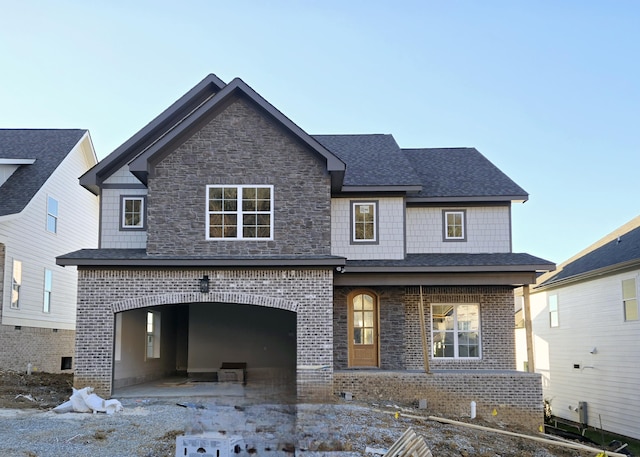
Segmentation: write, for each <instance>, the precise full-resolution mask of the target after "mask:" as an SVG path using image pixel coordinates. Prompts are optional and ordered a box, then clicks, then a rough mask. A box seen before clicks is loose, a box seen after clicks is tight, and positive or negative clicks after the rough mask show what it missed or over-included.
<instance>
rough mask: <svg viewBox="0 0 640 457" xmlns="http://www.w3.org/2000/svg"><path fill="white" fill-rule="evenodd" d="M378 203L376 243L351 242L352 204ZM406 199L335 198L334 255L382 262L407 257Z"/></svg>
mask: <svg viewBox="0 0 640 457" xmlns="http://www.w3.org/2000/svg"><path fill="white" fill-rule="evenodd" d="M370 201H371V202H378V205H377V206H378V207H377V211H378V216H377V221H378V225H377V230H378V232H377V233H378V241H377V242H376V243H352V242H351V236H352V235H351V223H352V221H351V203H352V202H370ZM404 230H405V217H404V199H403V198H401V197H396V198H369V199H368V198H332V199H331V254H332V255H339V256H344V257H347V258H348V259H350V260H372V259H375V260H382V259H403V258H404Z"/></svg>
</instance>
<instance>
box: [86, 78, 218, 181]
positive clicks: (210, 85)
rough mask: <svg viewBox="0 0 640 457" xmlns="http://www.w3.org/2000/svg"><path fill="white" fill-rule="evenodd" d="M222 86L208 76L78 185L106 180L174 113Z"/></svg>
mask: <svg viewBox="0 0 640 457" xmlns="http://www.w3.org/2000/svg"><path fill="white" fill-rule="evenodd" d="M224 86H225V83H224V82H223V81H222V80H221V79H220V78H218V77H217V76H216V75H214V74H210V75H208V76H207V77H206V78H204V79H203V80H202V81H200V82H199V83H198V84H197V85H196V86H195V87H193V88H192V89H191V90H189V92H187V93H186V94H185V95H183V96H182V97H180V98H179V99H178V100H177V101H176V102H174V103H173V104H171V106H169V108H167V109H165V110H164V111H163V112H162V113H160V114H159V115H158V116H157V117H156V118H155V119H153V120H152V121H151V122H149V123H148V124H147V125H146V126H145V127H143V128H142V129H140V130H139V131H138V132H137V133H135V134H134V135H133V136H132V137H131V138H129V139H128V140H127V141H125V142H124V143H123V144H122V145H121V146H119V147H118V148H117V149H115V150H114V151H113V152H112V153H111V154H109V155H108V156H107V157H106V158H104V159H103V160H101V161H100V162H99V163H98V164H97V165H96V166H94V167H93V168H91V169H90V170H89V171H87V172H86V173H85V174H83V175H82V176H81V177H80V179H79V181H80V184H81V185H82V186H84V187H87V188H90V187H95V186H98V185H99V184H100V183H101V181H102V179H100V178H101V177H103V178H105V179H106V177H108V175H109V173H110V172H112V171H115V170H116V169H119V168H120V167H122V166H123V165H124V164H126V163H127V161H129V160H131V159H132V158H133V157H131V156H132V154H139V151H136V146H137V145H139V144H141V143H143V142H144V140H146V139H147V138H148V137H149V136H151V135H152V134H154V133H155V132H156V130H157V129H159V128H160V127H161V126H162V125H164V124H166V123H167V121H168V120H170V119H171V118H172V117H173V116H175V114H176V113H178V112H180V111H181V110H182V109H184V108H185V107H186V106H188V105H189V104H190V103H192V102H193V101H194V100H196V99H197V98H199V97H202V96H203V94H205V95H206V93H207V91H211V92H217V91H220V90H221V89H222V88H223V87H224ZM212 89H213V90H212ZM94 193H95V192H94Z"/></svg>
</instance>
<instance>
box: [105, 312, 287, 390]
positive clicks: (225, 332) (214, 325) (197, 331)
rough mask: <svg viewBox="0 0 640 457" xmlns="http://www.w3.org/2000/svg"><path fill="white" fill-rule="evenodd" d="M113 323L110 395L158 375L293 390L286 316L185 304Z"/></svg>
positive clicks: (128, 315)
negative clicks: (112, 365) (111, 392)
mask: <svg viewBox="0 0 640 457" xmlns="http://www.w3.org/2000/svg"><path fill="white" fill-rule="evenodd" d="M115 319H116V321H115V338H114V373H113V386H114V390H115V389H118V388H121V387H125V386H131V385H136V384H142V383H147V382H151V381H157V380H162V379H165V378H173V379H174V380H175V379H176V378H184V379H185V381H188V382H234V381H235V382H239V383H242V384H246V385H248V386H256V385H260V386H267V387H268V386H270V385H271V386H274V387H275V386H277V387H278V388H282V387H286V386H290V387H292V388H294V389H295V382H296V363H297V362H296V313H294V312H291V311H286V310H282V309H277V308H267V307H262V306H254V305H239V304H231V303H187V304H181V305H165V306H157V307H152V308H142V309H136V310H131V311H125V312H122V313H118V314H116V317H115ZM238 370H239V371H238Z"/></svg>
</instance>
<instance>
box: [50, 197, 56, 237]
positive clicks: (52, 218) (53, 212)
mask: <svg viewBox="0 0 640 457" xmlns="http://www.w3.org/2000/svg"><path fill="white" fill-rule="evenodd" d="M47 231H48V232H51V233H58V200H56V199H55V198H53V197H48V198H47Z"/></svg>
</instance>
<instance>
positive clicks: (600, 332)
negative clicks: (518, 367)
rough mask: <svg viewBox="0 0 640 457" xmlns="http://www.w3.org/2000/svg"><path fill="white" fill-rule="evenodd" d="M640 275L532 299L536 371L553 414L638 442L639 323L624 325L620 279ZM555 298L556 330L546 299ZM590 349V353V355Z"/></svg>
mask: <svg viewBox="0 0 640 457" xmlns="http://www.w3.org/2000/svg"><path fill="white" fill-rule="evenodd" d="M628 278H636V284H637V285H640V270H634V271H631V272H626V273H621V274H615V275H610V276H604V277H602V276H601V277H598V278H596V279H593V280H590V281H583V282H579V283H574V284H571V285H567V286H564V287H559V288H554V289H547V290H545V291H542V292H538V293H533V294H532V295H531V314H532V320H533V331H534V351H535V366H536V371H537V372H539V373H540V374H542V377H543V393H544V398H545V399H546V400H548V401H549V402H550V403H551V407H552V410H553V414H554V415H556V416H558V417H562V418H564V419H569V420H572V421H578V419H579V416H578V412H577V411H576V409H577V408H578V402H586V403H587V415H588V424H589V425H590V426H593V427H600V420H602V427H603V428H604V429H605V430H610V431H613V432H616V433H619V434H622V435H626V436H630V437H633V438H636V439H640V414H638V411H640V395H638V387H639V386H640V383H639V381H638V380H640V338H638V336H639V335H640V321H631V322H625V321H624V313H623V304H622V280H623V279H628ZM552 294H556V295H557V296H558V309H559V326H558V327H554V328H551V327H550V325H549V309H548V305H547V297H548V296H549V295H552ZM594 348H595V351H594Z"/></svg>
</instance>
